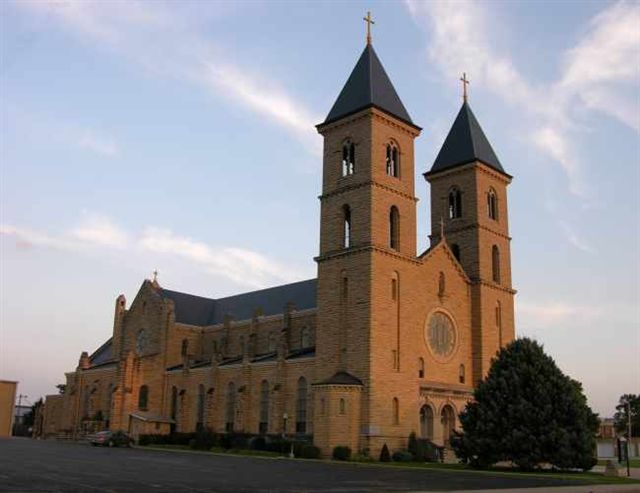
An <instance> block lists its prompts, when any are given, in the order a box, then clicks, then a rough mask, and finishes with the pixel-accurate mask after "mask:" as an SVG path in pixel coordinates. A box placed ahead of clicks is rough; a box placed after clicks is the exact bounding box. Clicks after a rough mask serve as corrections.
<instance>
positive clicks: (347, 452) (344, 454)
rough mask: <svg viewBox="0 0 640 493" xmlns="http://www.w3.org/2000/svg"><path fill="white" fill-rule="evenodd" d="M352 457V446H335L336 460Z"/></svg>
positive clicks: (334, 455)
mask: <svg viewBox="0 0 640 493" xmlns="http://www.w3.org/2000/svg"><path fill="white" fill-rule="evenodd" d="M349 457H351V448H349V447H347V446H345V445H338V446H337V447H334V448H333V458H334V459H335V460H349Z"/></svg>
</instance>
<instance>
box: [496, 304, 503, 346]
mask: <svg viewBox="0 0 640 493" xmlns="http://www.w3.org/2000/svg"><path fill="white" fill-rule="evenodd" d="M496 327H498V342H499V344H500V347H502V304H501V303H500V302H499V301H498V302H497V303H496Z"/></svg>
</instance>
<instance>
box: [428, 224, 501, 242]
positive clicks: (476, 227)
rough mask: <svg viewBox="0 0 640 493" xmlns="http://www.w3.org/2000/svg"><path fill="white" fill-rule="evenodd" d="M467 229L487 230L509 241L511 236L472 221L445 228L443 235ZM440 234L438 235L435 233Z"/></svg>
mask: <svg viewBox="0 0 640 493" xmlns="http://www.w3.org/2000/svg"><path fill="white" fill-rule="evenodd" d="M469 229H482V230H484V231H488V232H489V233H493V234H494V235H496V236H499V237H501V238H504V239H506V240H509V241H511V239H512V238H511V236H509V235H507V234H504V233H501V232H500V231H496V230H495V229H492V228H488V227H487V226H484V225H482V224H478V223H473V224H468V225H466V226H462V227H460V228H451V227H450V228H447V230H446V232H445V236H446V235H447V234H452V233H459V232H460V231H467V230H469ZM435 236H436V235H429V237H435ZM437 236H440V235H437Z"/></svg>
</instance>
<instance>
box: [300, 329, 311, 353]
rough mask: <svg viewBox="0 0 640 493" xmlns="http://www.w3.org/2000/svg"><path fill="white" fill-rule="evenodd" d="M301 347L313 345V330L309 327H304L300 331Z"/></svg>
mask: <svg viewBox="0 0 640 493" xmlns="http://www.w3.org/2000/svg"><path fill="white" fill-rule="evenodd" d="M300 347H301V348H308V347H311V331H310V330H309V327H302V330H301V331H300Z"/></svg>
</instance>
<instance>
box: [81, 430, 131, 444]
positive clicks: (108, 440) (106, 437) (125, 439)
mask: <svg viewBox="0 0 640 493" xmlns="http://www.w3.org/2000/svg"><path fill="white" fill-rule="evenodd" d="M132 443H133V438H131V437H130V436H129V435H127V434H126V433H125V432H124V431H99V432H98V433H96V434H95V435H93V437H92V438H91V445H93V446H94V447H97V446H98V445H102V446H103V447H119V446H121V445H124V446H125V447H131V444H132Z"/></svg>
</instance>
